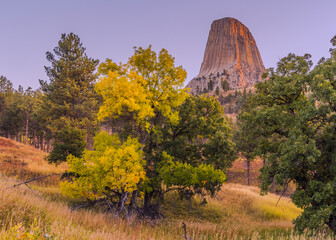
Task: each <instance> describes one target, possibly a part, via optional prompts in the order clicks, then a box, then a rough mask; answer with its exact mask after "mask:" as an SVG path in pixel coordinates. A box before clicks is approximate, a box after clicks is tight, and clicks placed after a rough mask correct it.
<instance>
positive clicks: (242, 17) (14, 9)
mask: <svg viewBox="0 0 336 240" xmlns="http://www.w3.org/2000/svg"><path fill="white" fill-rule="evenodd" d="M335 9H336V1H335V0H321V1H316V0H282V1H275V0H274V1H273V0H231V1H226V0H207V1H206V0H142V1H141V0H109V1H108V0H95V1H93V0H91V1H86V0H57V1H50V0H49V1H47V0H30V1H27V0H21V1H18V0H11V1H1V3H0V10H1V13H0V36H1V37H0V75H4V76H6V77H7V78H8V79H9V80H11V81H12V82H13V84H14V86H15V88H17V87H18V85H19V84H21V85H22V86H23V87H24V88H26V87H28V86H31V87H33V88H34V89H35V88H38V87H39V83H38V79H44V80H47V79H48V78H47V76H46V74H45V72H44V67H43V66H45V65H48V64H49V63H48V62H47V60H46V59H45V52H46V51H51V50H52V49H53V48H54V47H55V46H56V45H57V42H58V40H59V39H60V36H61V33H70V32H74V33H76V34H78V35H79V37H80V38H81V41H82V42H83V45H84V46H85V47H86V49H87V54H88V56H90V57H93V58H98V59H99V60H101V61H104V60H105V59H106V58H111V59H113V61H116V62H120V61H122V62H126V61H127V59H128V57H130V56H131V55H132V53H133V46H142V47H147V46H148V45H149V44H151V45H152V46H153V49H154V50H155V51H158V50H160V49H161V48H166V49H167V50H168V51H169V53H170V54H172V55H173V56H174V57H175V60H176V64H177V65H182V66H183V67H184V68H185V69H186V70H187V72H188V77H187V81H189V80H190V79H191V78H192V77H194V76H196V75H197V74H198V72H199V69H200V66H201V63H202V60H203V54H204V50H205V45H206V41H207V38H208V34H209V30H210V25H211V23H212V21H214V20H216V19H220V18H223V17H233V18H236V19H238V20H239V21H241V22H242V23H243V24H244V25H246V26H247V27H248V28H249V29H250V31H251V32H252V34H253V36H254V38H255V40H256V42H257V44H258V47H259V51H260V53H261V57H262V59H263V62H264V65H265V67H266V68H269V67H274V66H275V65H276V63H277V62H278V60H279V59H280V58H282V57H283V56H285V55H287V54H288V53H289V52H293V53H295V54H300V55H301V54H304V53H310V54H312V56H313V61H314V62H315V63H316V62H317V61H318V60H319V59H320V58H321V57H322V56H325V57H328V56H329V52H328V50H329V48H330V47H331V44H330V42H329V41H330V39H331V38H332V37H333V36H334V35H335V34H336V14H335Z"/></svg>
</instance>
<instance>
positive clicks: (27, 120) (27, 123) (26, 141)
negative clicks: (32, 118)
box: [25, 115, 29, 145]
mask: <svg viewBox="0 0 336 240" xmlns="http://www.w3.org/2000/svg"><path fill="white" fill-rule="evenodd" d="M28 127H29V115H28V116H27V119H26V139H25V144H26V145H27V143H28Z"/></svg>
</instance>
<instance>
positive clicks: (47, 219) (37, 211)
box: [0, 138, 332, 239]
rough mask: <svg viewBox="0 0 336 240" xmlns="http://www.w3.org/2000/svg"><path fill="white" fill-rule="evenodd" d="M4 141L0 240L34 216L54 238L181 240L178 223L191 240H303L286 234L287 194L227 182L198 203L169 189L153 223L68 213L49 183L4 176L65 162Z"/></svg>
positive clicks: (292, 211)
mask: <svg viewBox="0 0 336 240" xmlns="http://www.w3.org/2000/svg"><path fill="white" fill-rule="evenodd" d="M5 140H6V139H5ZM5 140H3V139H2V138H0V166H1V167H0V171H2V175H4V170H6V171H5V172H6V175H7V176H6V177H5V176H1V174H0V203H1V204H0V239H16V238H17V237H15V236H14V237H13V231H14V235H15V234H17V231H19V230H18V228H15V226H16V227H17V226H19V225H18V224H22V226H23V227H22V229H26V231H28V232H29V231H32V230H31V229H33V228H34V227H33V226H32V224H33V223H34V221H35V220H36V226H35V228H37V229H38V230H39V231H40V232H43V233H48V234H51V235H53V236H55V237H58V238H57V239H60V238H61V239H182V237H181V236H182V235H183V230H182V221H183V222H185V223H186V224H187V228H188V234H187V235H188V236H189V237H192V238H193V239H308V236H307V235H305V236H303V237H301V238H299V236H298V235H296V234H294V233H292V227H293V226H292V223H291V220H292V219H293V218H295V217H296V216H297V215H298V214H300V210H299V209H297V208H296V207H295V206H294V205H293V204H292V203H291V201H290V200H289V199H288V198H283V199H281V200H280V202H279V204H278V205H277V206H275V204H276V202H277V201H278V196H277V195H274V194H269V195H267V196H260V195H259V189H258V188H257V187H248V186H243V185H240V184H232V183H230V184H226V185H225V186H224V187H223V188H222V190H221V191H220V192H219V193H218V194H217V195H216V197H215V198H209V197H207V201H208V204H207V205H205V206H201V205H200V202H201V201H202V200H203V199H201V198H195V199H194V200H193V201H191V202H189V201H185V200H184V201H182V200H179V199H178V195H177V194H176V193H171V194H170V195H168V196H167V198H166V199H165V204H164V207H163V210H164V214H165V215H166V216H167V217H166V218H165V219H163V220H160V221H159V222H155V223H154V222H139V221H134V220H121V219H116V218H114V217H113V216H111V214H108V213H103V212H97V211H90V210H81V211H75V212H71V209H70V207H69V206H68V205H69V204H71V203H72V202H70V201H69V199H67V198H66V197H64V196H62V195H61V193H60V190H59V188H58V186H57V185H55V182H52V183H50V182H46V183H44V184H43V185H35V186H32V187H33V188H34V191H37V192H39V195H36V194H34V193H33V192H32V191H30V190H29V189H28V188H27V187H26V186H24V185H22V186H20V187H19V188H12V186H13V185H14V184H15V183H16V182H17V179H16V178H15V177H8V174H10V175H16V177H17V176H18V177H21V178H24V177H27V176H35V175H42V174H50V173H54V172H57V173H59V172H62V171H64V170H65V169H66V166H58V167H55V166H51V165H49V164H48V163H46V162H45V161H44V160H43V158H44V156H45V153H43V152H41V151H38V150H35V149H33V148H31V147H27V146H25V145H23V144H19V143H15V142H12V141H8V140H6V141H5ZM15 160H17V161H15ZM237 166H238V167H239V166H240V167H241V166H243V165H242V164H240V165H239V163H238V165H236V169H234V168H233V171H236V172H239V171H241V169H239V168H237ZM7 167H8V168H9V169H7ZM234 167H235V166H234ZM20 173H24V174H20ZM232 179H234V178H231V180H232ZM56 180H57V179H55V181H56ZM231 182H233V181H231ZM237 182H239V181H237ZM14 228H15V229H14ZM321 236H323V239H328V236H327V235H324V234H322V235H321ZM321 236H320V237H313V238H311V239H322V238H321ZM37 239H40V238H37ZM42 239H43V238H42ZM330 239H332V238H330Z"/></svg>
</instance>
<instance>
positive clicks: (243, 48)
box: [187, 18, 265, 94]
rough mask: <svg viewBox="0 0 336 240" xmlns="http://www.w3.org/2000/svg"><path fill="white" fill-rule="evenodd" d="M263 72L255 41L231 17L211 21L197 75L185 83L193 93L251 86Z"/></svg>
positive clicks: (239, 23) (260, 78)
mask: <svg viewBox="0 0 336 240" xmlns="http://www.w3.org/2000/svg"><path fill="white" fill-rule="evenodd" d="M264 72H265V67H264V64H263V62H262V60H261V57H260V53H259V50H258V47H257V44H256V42H255V40H254V38H253V36H252V34H251V32H250V31H249V29H248V28H247V27H246V26H244V25H243V24H242V23H241V22H239V21H238V20H237V19H234V18H222V19H219V20H215V21H214V22H213V23H212V24H211V29H210V33H209V37H208V42H207V45H206V48H205V53H204V59H203V62H202V65H201V69H200V72H199V74H198V75H197V76H196V77H195V78H193V79H192V80H191V81H190V82H189V83H188V85H187V87H188V88H190V89H191V92H192V93H193V94H200V93H205V92H213V91H215V89H216V88H217V87H218V88H219V90H220V91H223V89H224V90H225V89H227V88H228V87H229V88H230V89H241V88H245V87H252V86H254V84H255V83H257V82H259V81H262V77H261V75H262V74H263V73H264Z"/></svg>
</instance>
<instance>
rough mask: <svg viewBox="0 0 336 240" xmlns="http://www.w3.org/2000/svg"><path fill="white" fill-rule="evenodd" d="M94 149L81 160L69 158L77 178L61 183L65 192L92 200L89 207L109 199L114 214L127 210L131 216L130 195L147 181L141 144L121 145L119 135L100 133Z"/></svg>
mask: <svg viewBox="0 0 336 240" xmlns="http://www.w3.org/2000/svg"><path fill="white" fill-rule="evenodd" d="M94 149H95V150H93V151H90V150H86V151H85V152H84V155H83V157H82V158H77V157H74V156H72V155H70V156H69V157H68V159H67V160H68V163H69V168H70V173H72V174H74V176H72V178H71V180H70V179H69V180H65V181H63V182H62V183H61V189H62V191H63V192H64V193H66V194H67V195H68V196H71V197H73V198H79V199H83V200H90V202H89V203H88V205H90V204H93V203H94V204H97V203H99V202H101V201H107V199H106V196H108V197H109V199H108V200H109V201H110V203H109V207H110V208H111V211H113V212H114V213H116V214H120V213H121V212H122V211H123V210H125V213H127V214H128V211H127V209H126V208H125V203H126V202H127V201H128V199H129V196H128V195H129V194H130V193H132V192H133V191H135V190H137V185H138V184H139V182H140V181H143V180H144V178H145V171H144V167H143V166H144V164H145V161H144V159H143V152H142V150H141V144H140V143H139V142H138V140H137V139H135V138H132V137H128V138H127V140H125V141H124V142H121V141H120V139H119V137H118V136H117V135H116V134H113V135H109V134H108V133H107V132H101V133H99V134H98V135H96V136H95V138H94ZM68 177H70V176H68ZM97 200H98V201H97Z"/></svg>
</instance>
